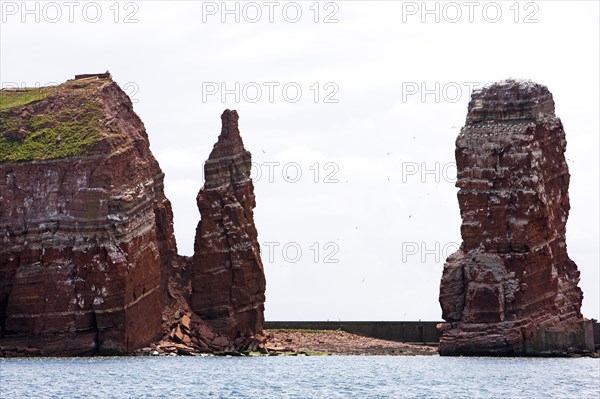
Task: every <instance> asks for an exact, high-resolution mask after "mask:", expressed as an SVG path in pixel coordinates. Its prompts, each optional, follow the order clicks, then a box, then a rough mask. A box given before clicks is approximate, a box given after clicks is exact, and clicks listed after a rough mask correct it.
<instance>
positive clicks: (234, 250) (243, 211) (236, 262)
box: [190, 110, 265, 340]
mask: <svg viewBox="0 0 600 399" xmlns="http://www.w3.org/2000/svg"><path fill="white" fill-rule="evenodd" d="M221 120H222V124H223V127H222V130H221V134H220V136H219V139H218V142H217V143H216V144H215V146H214V148H213V150H212V152H211V153H210V156H209V159H208V160H207V161H206V163H205V165H204V179H205V184H204V187H202V189H201V190H200V192H199V193H198V198H197V202H198V208H199V210H200V214H201V220H200V223H199V224H198V228H197V230H196V242H195V249H194V257H193V259H192V270H191V273H192V277H191V278H192V295H191V301H190V304H191V308H192V310H193V311H194V312H195V313H196V314H197V315H198V316H200V317H201V318H202V319H203V320H204V321H205V322H206V323H207V324H208V325H210V326H211V327H212V328H213V329H214V330H215V331H216V332H218V333H220V334H223V335H224V336H226V337H228V338H229V339H230V340H233V339H235V338H238V337H250V336H252V335H254V334H256V333H260V332H261V331H262V325H263V321H264V316H263V311H264V301H265V275H264V270H263V265H262V262H261V259H260V248H259V245H258V242H257V231H256V227H255V225H254V216H253V208H254V207H255V205H256V204H255V200H254V186H253V184H252V179H251V178H250V168H251V155H250V152H248V151H246V150H245V149H244V144H243V143H242V139H241V137H240V132H239V130H238V114H237V112H236V111H230V110H226V111H225V112H224V113H223V115H222V116H221Z"/></svg>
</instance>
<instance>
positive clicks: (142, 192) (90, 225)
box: [0, 75, 177, 355]
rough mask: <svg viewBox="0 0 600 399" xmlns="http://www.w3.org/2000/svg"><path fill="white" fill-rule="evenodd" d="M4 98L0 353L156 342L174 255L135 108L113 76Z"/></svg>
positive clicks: (88, 350) (166, 207)
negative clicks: (166, 272) (164, 281)
mask: <svg viewBox="0 0 600 399" xmlns="http://www.w3.org/2000/svg"><path fill="white" fill-rule="evenodd" d="M46 90H47V91H46ZM2 95H3V96H4V98H3V99H2V101H3V107H2V110H1V115H0V116H1V117H2V118H1V119H2V120H1V121H0V123H1V128H2V129H1V130H0V140H4V141H3V142H2V146H3V149H2V152H1V153H0V156H1V163H0V233H1V234H0V243H1V244H0V346H4V347H5V348H6V347H28V346H29V347H35V348H39V349H40V350H41V351H42V353H43V354H44V355H52V354H58V355H84V354H94V353H100V354H114V353H125V352H130V351H132V350H134V349H136V348H138V347H140V346H143V345H146V344H148V343H149V342H151V341H154V340H157V339H158V338H160V337H161V336H162V334H163V331H162V327H161V304H160V302H161V289H160V288H161V287H160V282H161V267H162V268H163V269H164V268H167V267H170V266H171V265H172V263H173V262H174V261H175V257H176V250H177V249H176V244H175V239H174V236H173V226H172V219H173V216H172V212H171V205H170V203H169V201H168V200H167V199H166V198H165V196H164V193H163V173H162V171H161V169H160V167H159V165H158V163H157V162H156V160H155V159H154V157H153V156H152V153H151V152H150V149H149V143H148V137H147V134H146V131H145V128H144V125H143V123H142V122H141V120H140V119H139V118H138V116H137V115H136V114H135V113H134V112H133V109H132V104H131V101H130V100H129V98H128V97H127V95H126V94H125V93H124V92H123V91H122V90H121V89H120V88H119V86H118V85H117V84H116V83H115V82H113V81H112V80H111V78H110V75H108V76H93V75H92V76H90V77H85V78H82V79H76V80H72V81H68V82H67V83H65V84H62V85H60V86H57V87H55V88H51V89H44V90H41V91H40V95H39V98H34V100H33V101H30V100H31V98H27V94H24V96H25V97H18V96H17V97H15V93H8V92H4V93H2ZM5 101H6V102H5ZM10 101H12V102H13V103H14V104H13V105H11V106H8V105H9V104H11V103H10ZM15 132H17V133H19V137H15V134H12V133H15ZM7 140H8V141H7Z"/></svg>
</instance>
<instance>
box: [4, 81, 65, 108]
mask: <svg viewBox="0 0 600 399" xmlns="http://www.w3.org/2000/svg"><path fill="white" fill-rule="evenodd" d="M55 89H56V88H54V87H39V88H29V89H6V90H1V91H0V111H7V110H10V109H12V108H17V107H21V106H23V105H26V104H29V103H32V102H34V101H40V100H43V99H45V98H46V97H48V95H49V94H50V93H52V92H53V91H54V90H55Z"/></svg>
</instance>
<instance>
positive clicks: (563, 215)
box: [439, 80, 593, 355]
mask: <svg viewBox="0 0 600 399" xmlns="http://www.w3.org/2000/svg"><path fill="white" fill-rule="evenodd" d="M565 149H566V140H565V133H564V130H563V126H562V123H561V121H560V119H558V118H557V117H556V116H555V115H554V101H553V99H552V94H551V93H550V92H549V91H548V89H547V88H546V87H545V86H542V85H539V84H536V83H532V82H525V81H514V80H507V81H503V82H499V83H496V84H493V85H491V86H488V87H485V88H483V89H481V90H476V91H474V92H473V96H472V98H471V102H470V103H469V111H468V115H467V120H466V124H465V126H464V127H463V128H462V130H461V132H460V134H459V136H458V138H457V140H456V163H457V169H458V180H457V183H456V186H457V187H459V188H460V190H459V192H458V200H459V205H460V212H461V217H462V227H461V233H462V238H463V243H462V246H461V248H460V250H459V251H457V252H456V253H454V254H453V255H451V256H450V257H449V258H448V260H447V262H446V264H445V265H444V271H443V276H442V281H441V286H440V304H441V306H442V311H443V315H442V317H443V318H444V320H446V322H447V323H444V324H443V325H440V333H441V337H440V347H439V351H440V354H442V355H489V354H508V355H523V354H531V355H535V354H563V353H566V352H570V351H592V350H593V341H592V337H591V335H590V334H591V323H590V322H587V321H584V319H583V317H582V315H581V313H580V309H581V301H582V298H583V294H582V292H581V290H580V289H579V287H578V286H577V284H578V282H579V272H578V271H577V266H576V265H575V263H574V262H573V261H571V259H569V257H568V255H567V247H566V241H565V233H566V229H565V226H566V222H567V217H568V213H569V195H568V187H569V177H570V176H569V171H568V167H567V163H566V162H565V156H564V152H565Z"/></svg>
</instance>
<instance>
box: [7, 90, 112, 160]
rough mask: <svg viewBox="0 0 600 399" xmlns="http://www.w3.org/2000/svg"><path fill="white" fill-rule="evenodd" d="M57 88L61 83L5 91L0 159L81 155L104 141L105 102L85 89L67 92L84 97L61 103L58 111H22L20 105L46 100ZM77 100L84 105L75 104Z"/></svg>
mask: <svg viewBox="0 0 600 399" xmlns="http://www.w3.org/2000/svg"><path fill="white" fill-rule="evenodd" d="M54 91H57V87H51V88H40V89H30V90H14V91H13V90H3V91H2V92H1V94H0V97H1V98H2V99H1V106H0V162H25V161H33V160H49V159H57V158H66V157H73V156H78V155H83V154H85V153H86V152H87V151H88V150H89V149H91V148H92V147H94V146H95V145H96V144H98V143H99V142H100V140H101V138H102V136H101V134H100V126H99V123H98V120H99V119H100V118H101V117H102V104H100V103H99V102H98V101H96V100H94V99H90V98H89V97H87V96H82V94H83V93H77V92H76V91H73V92H72V93H67V94H66V95H67V96H71V95H72V96H76V97H80V96H82V97H84V98H82V101H81V102H79V101H71V102H67V103H66V104H64V105H61V104H57V105H58V107H57V110H56V111H52V112H48V113H33V114H29V113H24V114H20V110H19V107H23V106H24V105H27V104H30V103H32V102H34V101H39V100H43V99H45V98H46V97H48V95H50V94H51V93H52V92H54ZM86 97H87V98H86ZM77 103H79V104H81V105H74V104H77ZM67 104H68V105H67Z"/></svg>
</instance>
